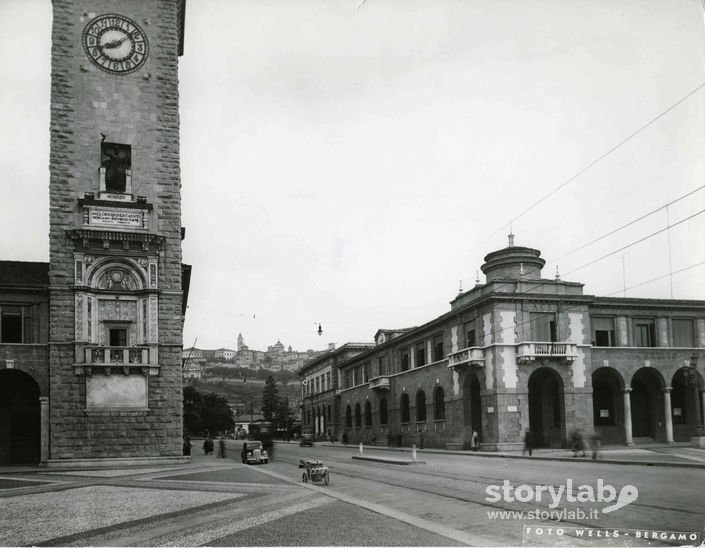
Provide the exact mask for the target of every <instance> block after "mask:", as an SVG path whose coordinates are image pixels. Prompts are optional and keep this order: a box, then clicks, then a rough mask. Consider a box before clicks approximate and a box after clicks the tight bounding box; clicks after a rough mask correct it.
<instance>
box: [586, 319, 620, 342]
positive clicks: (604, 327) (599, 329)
mask: <svg viewBox="0 0 705 548" xmlns="http://www.w3.org/2000/svg"><path fill="white" fill-rule="evenodd" d="M591 321H592V331H593V344H594V345H595V346H614V345H615V343H614V318H592V320H591Z"/></svg>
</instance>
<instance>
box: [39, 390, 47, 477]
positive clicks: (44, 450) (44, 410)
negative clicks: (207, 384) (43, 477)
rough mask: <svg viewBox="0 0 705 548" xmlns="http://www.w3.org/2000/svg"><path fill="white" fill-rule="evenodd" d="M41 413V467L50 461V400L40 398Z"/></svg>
mask: <svg viewBox="0 0 705 548" xmlns="http://www.w3.org/2000/svg"><path fill="white" fill-rule="evenodd" d="M39 412H40V438H39V444H40V445H39V465H40V466H43V465H46V462H47V461H48V460H49V398H47V397H44V396H42V397H40V398H39Z"/></svg>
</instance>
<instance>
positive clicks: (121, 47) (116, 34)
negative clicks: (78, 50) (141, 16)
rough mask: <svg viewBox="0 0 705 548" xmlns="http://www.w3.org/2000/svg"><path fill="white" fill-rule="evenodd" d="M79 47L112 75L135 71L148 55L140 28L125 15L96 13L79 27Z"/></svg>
mask: <svg viewBox="0 0 705 548" xmlns="http://www.w3.org/2000/svg"><path fill="white" fill-rule="evenodd" d="M83 50H84V51H85V52H86V55H87V56H88V58H89V59H90V60H91V61H93V63H94V64H95V65H96V66H97V67H98V68H100V69H101V70H104V71H105V72H110V73H113V74H129V73H131V72H135V71H136V70H137V69H139V68H140V67H141V66H142V65H144V63H145V61H147V57H148V56H149V42H148V41H147V35H146V34H145V33H144V31H143V30H142V28H141V27H140V26H139V25H138V24H137V23H135V22H134V21H132V20H131V19H128V18H127V17H124V16H122V15H116V14H114V13H109V14H106V15H99V16H98V17H96V18H95V19H93V20H92V21H91V22H90V23H88V24H87V25H86V28H85V29H84V30H83Z"/></svg>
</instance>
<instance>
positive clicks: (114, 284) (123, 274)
mask: <svg viewBox="0 0 705 548" xmlns="http://www.w3.org/2000/svg"><path fill="white" fill-rule="evenodd" d="M97 287H98V289H122V290H128V291H129V290H135V289H139V286H138V284H137V281H136V280H135V278H134V276H133V275H132V274H130V273H129V272H128V271H127V270H125V269H124V268H117V267H116V268H110V269H108V270H107V271H105V272H104V273H103V274H101V276H100V278H99V279H98V284H97Z"/></svg>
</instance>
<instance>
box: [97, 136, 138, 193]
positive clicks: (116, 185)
mask: <svg viewBox="0 0 705 548" xmlns="http://www.w3.org/2000/svg"><path fill="white" fill-rule="evenodd" d="M100 167H102V168H105V190H106V191H108V192H125V189H126V188H127V170H129V169H131V168H132V149H131V147H130V145H120V144H116V143H106V142H101V143H100Z"/></svg>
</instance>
